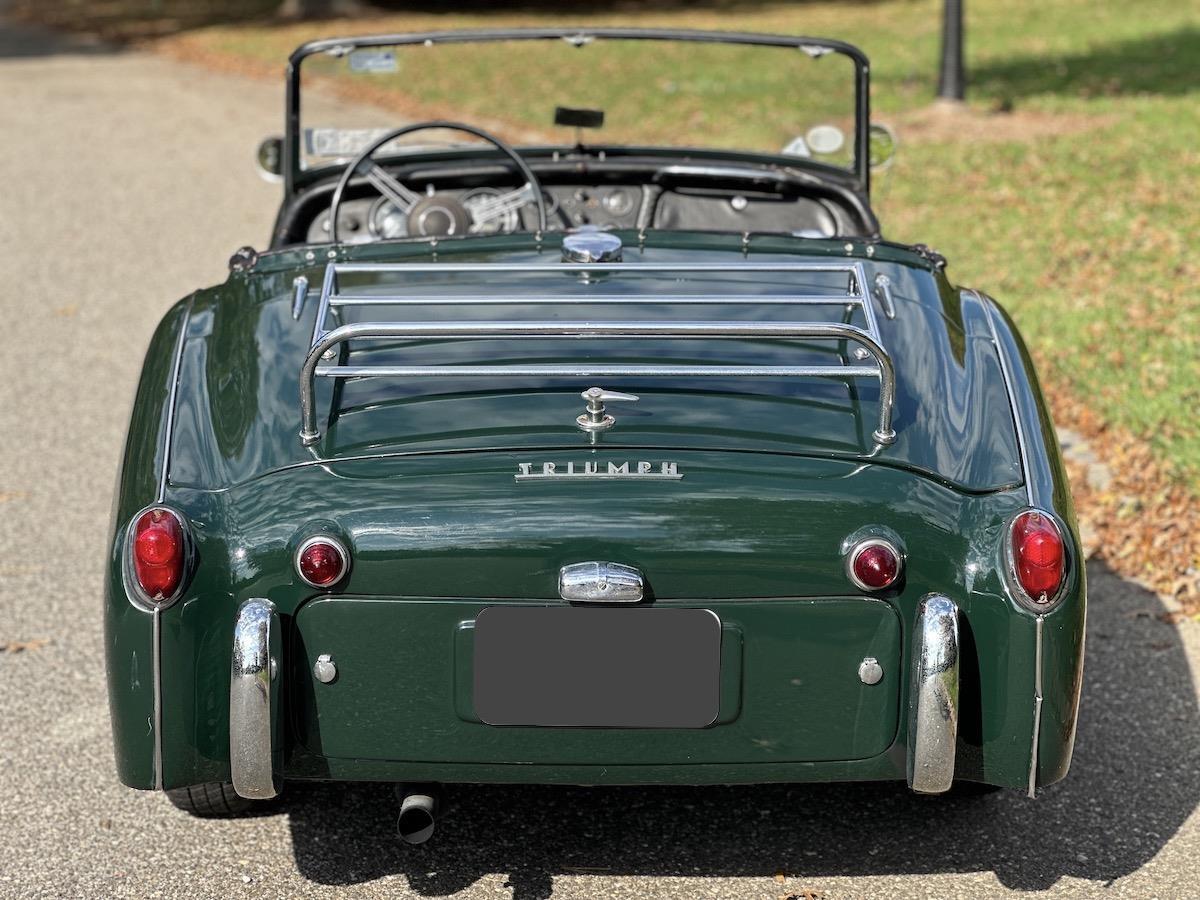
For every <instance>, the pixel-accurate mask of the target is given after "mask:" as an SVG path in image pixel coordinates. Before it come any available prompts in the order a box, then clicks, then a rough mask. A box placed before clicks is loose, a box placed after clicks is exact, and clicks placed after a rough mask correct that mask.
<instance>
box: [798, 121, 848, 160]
mask: <svg viewBox="0 0 1200 900" xmlns="http://www.w3.org/2000/svg"><path fill="white" fill-rule="evenodd" d="M805 138H806V139H807V140H808V146H809V149H810V150H812V152H813V153H822V154H825V153H837V152H838V151H839V150H841V149H842V147H843V146H845V144H846V135H844V134H843V133H842V129H840V128H838V127H837V126H836V125H817V126H816V127H814V128H810V129H809V130H808V134H806V135H805Z"/></svg>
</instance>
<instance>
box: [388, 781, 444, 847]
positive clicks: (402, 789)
mask: <svg viewBox="0 0 1200 900" xmlns="http://www.w3.org/2000/svg"><path fill="white" fill-rule="evenodd" d="M396 796H398V797H399V798H400V815H399V817H398V818H397V819H396V831H397V832H399V834H400V839H401V840H403V841H404V842H405V843H406V844H423V843H425V842H426V841H427V840H429V839H430V838H431V837H433V830H434V828H435V827H437V816H438V807H439V806H441V798H440V797H439V791H438V787H437V785H434V784H400V785H397V786H396Z"/></svg>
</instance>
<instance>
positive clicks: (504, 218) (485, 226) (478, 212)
mask: <svg viewBox="0 0 1200 900" xmlns="http://www.w3.org/2000/svg"><path fill="white" fill-rule="evenodd" d="M506 193H508V192H507V191H498V190H496V189H495V188H476V189H475V190H473V191H468V192H467V193H465V194H463V195H462V197H461V198H460V199H461V201H462V205H463V206H465V207H466V208H467V212H469V213H470V214H471V220H472V221H471V228H470V231H471V233H472V234H500V233H503V234H511V233H512V232H514V231H516V230H517V226H518V225H519V224H520V222H521V217H520V215H519V212H518V208H517V207H511V206H509V207H505V208H503V209H502V210H500V211H498V212H492V214H491V215H488V207H489V206H490V205H492V204H494V203H495V201H496V198H497V197H500V196H501V195H502V194H506Z"/></svg>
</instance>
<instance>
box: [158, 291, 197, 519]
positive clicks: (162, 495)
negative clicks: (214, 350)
mask: <svg viewBox="0 0 1200 900" xmlns="http://www.w3.org/2000/svg"><path fill="white" fill-rule="evenodd" d="M191 321H192V302H191V301H189V302H188V306H187V310H186V311H185V312H184V314H183V321H182V322H180V323H179V337H178V338H176V340H175V364H174V365H173V366H172V368H171V389H170V391H169V392H168V394H167V426H166V429H165V430H164V433H163V442H162V472H161V474H160V475H159V479H158V498H157V500H158V502H159V503H162V502H163V501H164V500H165V499H166V496H167V472H168V471H169V470H170V468H171V443H172V438H173V436H174V435H173V434H172V432H173V431H174V430H175V399H176V397H177V396H178V394H179V370H180V369H181V368H182V367H183V345H184V342H185V341H186V340H187V330H188V324H189V323H190V322H191Z"/></svg>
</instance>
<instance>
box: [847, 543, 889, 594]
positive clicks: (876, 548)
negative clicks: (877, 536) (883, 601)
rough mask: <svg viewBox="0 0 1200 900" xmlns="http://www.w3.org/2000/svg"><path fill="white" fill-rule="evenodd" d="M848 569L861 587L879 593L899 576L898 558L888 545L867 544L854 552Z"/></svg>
mask: <svg viewBox="0 0 1200 900" xmlns="http://www.w3.org/2000/svg"><path fill="white" fill-rule="evenodd" d="M850 567H851V571H852V572H853V573H854V577H855V579H856V580H857V581H858V582H859V585H860V586H861V587H865V588H866V589H867V590H872V591H880V590H883V589H884V588H886V587H890V586H891V585H892V584H894V583H895V581H896V579H897V578H898V577H899V576H900V557H899V555H898V554H897V553H896V551H895V550H894V549H892V547H891V546H890V545H888V544H867V545H866V546H863V547H860V548H859V549H858V550H856V551H855V553H854V558H853V559H852V560H851V563H850Z"/></svg>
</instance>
